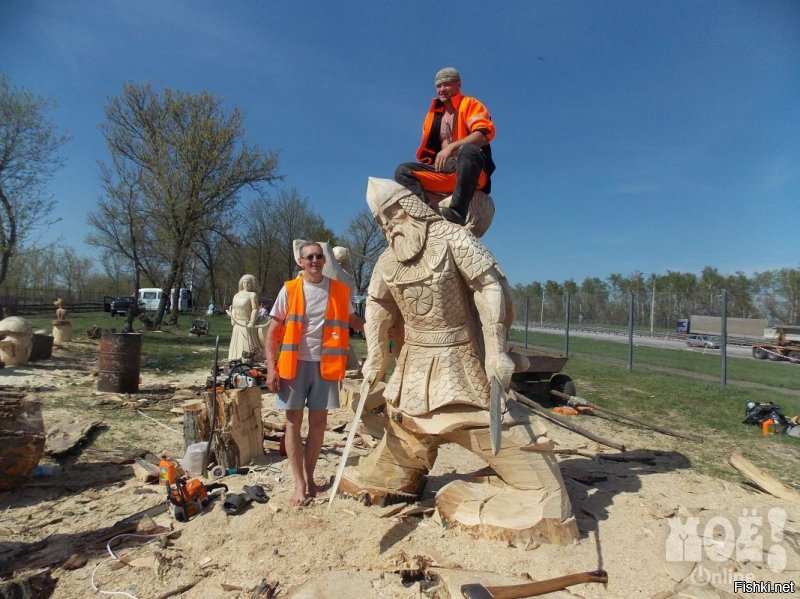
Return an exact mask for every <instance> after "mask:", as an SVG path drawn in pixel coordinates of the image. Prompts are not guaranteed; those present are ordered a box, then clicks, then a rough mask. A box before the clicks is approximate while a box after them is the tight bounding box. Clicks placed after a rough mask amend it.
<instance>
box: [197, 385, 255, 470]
mask: <svg viewBox="0 0 800 599" xmlns="http://www.w3.org/2000/svg"><path fill="white" fill-rule="evenodd" d="M204 400H205V402H206V405H205V407H206V409H207V410H208V412H209V413H210V412H211V409H212V408H211V394H210V393H206V394H204ZM214 429H215V430H214V434H213V438H212V442H211V452H212V453H213V454H214V457H215V460H214V461H215V462H216V463H217V464H218V465H219V466H222V467H223V468H239V467H241V466H244V465H246V464H258V463H262V462H263V459H264V425H263V423H262V422H261V389H259V388H258V387H247V388H245V389H230V390H226V391H222V392H218V393H217V415H216V422H215V426H214ZM206 438H207V437H206Z"/></svg>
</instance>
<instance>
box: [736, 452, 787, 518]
mask: <svg viewBox="0 0 800 599" xmlns="http://www.w3.org/2000/svg"><path fill="white" fill-rule="evenodd" d="M728 462H729V463H730V465H731V466H733V467H734V468H736V469H737V470H738V471H739V472H741V473H742V474H743V475H744V476H745V477H746V478H747V479H749V480H750V481H752V482H753V483H755V485H756V486H758V487H759V488H760V489H763V490H764V491H766V492H767V493H769V494H770V495H772V496H774V497H777V498H779V499H783V500H785V501H788V502H789V503H792V504H794V505H798V506H800V493H798V492H797V491H795V490H794V489H790V488H789V487H787V486H786V485H784V484H783V483H782V482H781V481H779V480H778V479H776V478H774V477H773V476H771V475H769V474H767V473H766V472H764V471H763V470H761V469H760V468H759V467H758V466H756V465H755V464H753V462H751V461H749V460H747V459H746V458H744V457H743V456H742V455H740V454H738V453H734V454H733V455H731V457H730V458H729V459H728Z"/></svg>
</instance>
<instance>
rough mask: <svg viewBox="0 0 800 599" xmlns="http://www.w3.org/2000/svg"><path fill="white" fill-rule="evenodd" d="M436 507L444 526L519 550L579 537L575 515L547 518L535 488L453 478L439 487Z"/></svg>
mask: <svg viewBox="0 0 800 599" xmlns="http://www.w3.org/2000/svg"><path fill="white" fill-rule="evenodd" d="M436 508H437V509H438V510H439V515H440V516H441V518H442V521H443V522H445V523H447V525H448V526H453V527H456V528H460V529H462V530H464V531H465V532H467V533H469V534H470V535H472V536H474V537H476V538H484V539H494V540H498V541H504V542H506V543H508V544H509V545H514V546H515V547H520V548H522V549H527V548H529V547H531V546H536V545H537V544H538V543H540V542H546V543H555V544H558V545H566V544H567V543H570V542H572V541H574V540H575V539H577V538H578V537H579V536H580V533H579V532H578V525H577V523H576V522H575V518H572V517H571V518H567V519H566V520H560V519H559V518H550V517H547V515H546V513H545V512H546V511H547V509H548V508H547V502H546V500H545V498H544V497H543V493H541V492H537V491H535V490H529V489H527V490H520V489H514V488H511V487H509V486H504V487H498V486H495V485H490V484H473V483H468V482H466V481H462V480H457V481H453V482H451V483H449V484H447V485H445V486H444V487H442V488H441V489H440V490H439V492H438V493H437V494H436Z"/></svg>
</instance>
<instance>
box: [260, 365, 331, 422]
mask: <svg viewBox="0 0 800 599" xmlns="http://www.w3.org/2000/svg"><path fill="white" fill-rule="evenodd" d="M275 407H276V408H277V409H278V410H302V409H303V408H305V407H307V408H308V409H309V410H334V409H336V408H338V407H339V381H326V380H325V379H323V378H322V375H320V373H319V362H304V361H303V360H298V361H297V375H296V376H295V377H294V378H293V379H291V380H290V379H281V385H280V388H279V389H278V399H276V400H275Z"/></svg>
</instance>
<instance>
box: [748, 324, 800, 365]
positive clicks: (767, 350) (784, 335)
mask: <svg viewBox="0 0 800 599" xmlns="http://www.w3.org/2000/svg"><path fill="white" fill-rule="evenodd" d="M773 328H774V329H775V333H776V334H775V337H774V338H773V339H772V341H771V342H769V343H754V344H753V357H754V358H755V359H757V360H765V359H769V360H775V361H781V360H788V361H789V362H794V363H795V364H800V341H797V340H796V339H789V338H788V336H789V335H797V334H799V333H800V326H793V325H778V326H775V327H773Z"/></svg>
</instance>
